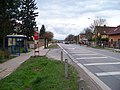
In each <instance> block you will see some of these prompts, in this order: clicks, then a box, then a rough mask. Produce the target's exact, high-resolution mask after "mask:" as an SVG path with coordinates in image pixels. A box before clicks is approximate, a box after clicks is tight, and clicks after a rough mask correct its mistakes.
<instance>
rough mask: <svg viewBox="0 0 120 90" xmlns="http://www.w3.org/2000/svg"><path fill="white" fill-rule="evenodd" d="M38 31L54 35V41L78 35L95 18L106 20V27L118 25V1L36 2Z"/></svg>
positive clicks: (62, 0) (51, 0) (54, 0)
mask: <svg viewBox="0 0 120 90" xmlns="http://www.w3.org/2000/svg"><path fill="white" fill-rule="evenodd" d="M36 3H37V7H38V10H37V11H38V12H39V16H38V17H37V18H36V21H37V26H38V27H39V29H40V28H41V25H42V24H44V25H45V27H46V31H51V32H53V33H54V38H55V39H64V38H65V37H66V36H67V35H68V34H74V35H77V34H79V33H80V32H81V31H82V30H83V29H84V28H86V27H89V26H90V24H91V23H92V22H93V20H95V19H96V18H103V19H106V20H107V25H108V26H118V25H119V24H120V0H36Z"/></svg>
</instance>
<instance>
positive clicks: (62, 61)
mask: <svg viewBox="0 0 120 90" xmlns="http://www.w3.org/2000/svg"><path fill="white" fill-rule="evenodd" d="M61 61H62V62H63V51H61Z"/></svg>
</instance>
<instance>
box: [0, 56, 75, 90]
mask: <svg viewBox="0 0 120 90" xmlns="http://www.w3.org/2000/svg"><path fill="white" fill-rule="evenodd" d="M0 90H77V73H76V71H75V70H73V68H72V66H70V65H69V78H68V79H65V77H64V65H63V63H61V62H60V61H54V60H49V59H48V58H46V57H37V58H30V59H29V60H28V61H26V62H25V63H23V64H22V65H21V66H20V67H19V68H18V69H17V70H16V71H14V72H13V73H12V74H11V75H9V76H8V77H6V78H5V79H2V80H0Z"/></svg>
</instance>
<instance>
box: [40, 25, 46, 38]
mask: <svg viewBox="0 0 120 90" xmlns="http://www.w3.org/2000/svg"><path fill="white" fill-rule="evenodd" d="M44 34H45V26H44V25H42V27H41V29H40V34H39V36H40V38H41V39H43V38H44Z"/></svg>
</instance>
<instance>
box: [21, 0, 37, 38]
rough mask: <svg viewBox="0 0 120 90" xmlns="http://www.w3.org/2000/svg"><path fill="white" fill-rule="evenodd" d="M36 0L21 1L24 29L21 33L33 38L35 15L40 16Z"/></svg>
mask: <svg viewBox="0 0 120 90" xmlns="http://www.w3.org/2000/svg"><path fill="white" fill-rule="evenodd" d="M36 9H37V6H36V3H35V0H22V2H21V13H20V16H21V21H22V31H21V33H22V34H24V35H26V36H27V37H28V40H29V38H31V37H32V36H33V35H34V27H35V26H36V22H35V17H37V16H38V12H35V10H36Z"/></svg>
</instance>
